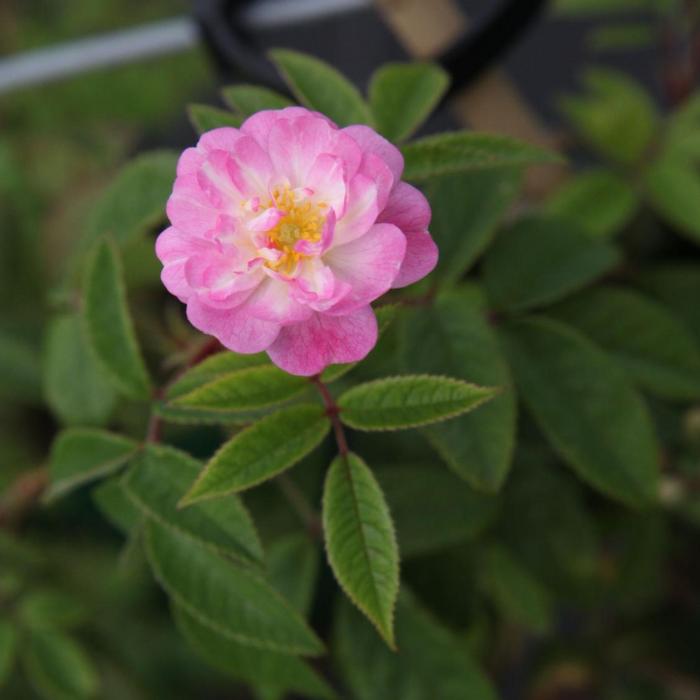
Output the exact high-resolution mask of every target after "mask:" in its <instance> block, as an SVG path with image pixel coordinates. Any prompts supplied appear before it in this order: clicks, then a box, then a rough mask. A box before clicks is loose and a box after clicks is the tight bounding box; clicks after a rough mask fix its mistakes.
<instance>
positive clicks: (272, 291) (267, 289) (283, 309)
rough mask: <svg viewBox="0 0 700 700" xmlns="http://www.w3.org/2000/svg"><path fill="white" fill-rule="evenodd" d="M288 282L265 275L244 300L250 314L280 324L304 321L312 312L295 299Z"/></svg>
mask: <svg viewBox="0 0 700 700" xmlns="http://www.w3.org/2000/svg"><path fill="white" fill-rule="evenodd" d="M290 292H291V285H290V283H289V282H284V281H281V280H278V279H275V278H274V277H267V278H266V279H265V281H264V282H262V283H261V284H260V285H259V286H258V287H257V288H256V289H255V291H254V292H253V293H252V294H251V295H250V297H249V298H248V300H247V301H246V308H247V309H248V311H249V312H250V314H251V315H252V316H255V317H256V318H259V319H262V320H263V321H271V322H273V323H278V324H281V325H287V324H290V323H298V322H299V321H305V320H306V319H307V318H309V317H310V316H311V314H312V313H313V311H312V309H310V308H309V307H308V306H306V305H305V304H302V303H300V302H299V301H297V300H296V299H295V298H294V297H293V296H292V294H291V293H290Z"/></svg>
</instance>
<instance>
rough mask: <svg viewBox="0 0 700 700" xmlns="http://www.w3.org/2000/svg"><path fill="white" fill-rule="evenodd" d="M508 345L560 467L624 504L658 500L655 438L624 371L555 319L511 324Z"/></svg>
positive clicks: (505, 334) (518, 378)
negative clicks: (574, 473) (571, 471)
mask: <svg viewBox="0 0 700 700" xmlns="http://www.w3.org/2000/svg"><path fill="white" fill-rule="evenodd" d="M502 337H503V339H504V342H505V344H506V348H507V351H508V356H509V358H510V361H511V368H512V370H513V374H514V376H515V381H516V384H517V385H518V388H519V390H520V393H521V394H522V397H523V400H524V401H525V403H526V405H527V406H528V408H529V409H530V411H531V412H532V414H533V416H534V418H535V419H536V421H537V423H538V424H539V426H540V428H541V429H542V432H543V433H544V434H545V436H546V437H547V438H548V439H549V441H550V443H551V444H552V446H553V447H554V449H555V450H556V451H557V452H558V453H559V454H560V456H561V457H562V459H564V461H565V462H567V463H568V464H569V466H571V467H572V468H573V469H574V470H575V471H576V473H577V474H578V475H579V476H580V477H581V478H582V479H584V480H585V481H587V482H588V483H589V484H591V485H592V486H594V487H595V488H597V489H599V490H600V491H602V492H604V493H606V494H608V495H609V496H612V497H613V498H616V499H618V500H620V501H622V502H624V503H628V504H632V505H638V504H642V503H648V502H650V501H652V500H654V498H655V497H656V493H657V482H658V473H659V463H658V462H659V459H658V445H657V442H656V436H655V435H654V430H653V427H652V424H651V421H650V418H649V414H648V413H647V410H646V407H645V405H644V403H643V401H642V400H641V398H640V397H639V395H638V394H637V393H636V392H635V391H634V389H633V388H632V387H631V385H630V384H629V382H628V380H627V377H626V376H625V375H624V372H623V371H622V369H620V368H619V367H618V366H617V365H616V364H615V363H614V362H613V361H612V360H611V359H610V358H609V357H608V356H607V355H606V354H605V353H604V352H603V351H602V350H600V349H598V348H597V347H596V346H595V345H593V344H592V343H590V342H589V341H587V340H586V339H585V338H584V337H583V336H581V335H579V334H578V333H577V332H576V331H574V330H573V329H571V328H569V327H567V326H565V325H564V324H561V323H558V322H556V321H553V320H550V319H545V318H533V319H528V320H523V321H520V322H513V323H509V324H508V325H507V326H505V327H504V328H503V330H502Z"/></svg>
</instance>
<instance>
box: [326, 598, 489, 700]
mask: <svg viewBox="0 0 700 700" xmlns="http://www.w3.org/2000/svg"><path fill="white" fill-rule="evenodd" d="M334 639H335V644H334V648H335V649H336V651H337V657H338V662H339V666H340V670H341V673H342V675H343V677H344V678H345V680H346V682H347V684H348V685H349V687H350V688H351V690H352V697H353V698H357V700H387V698H402V699H408V698H410V699H411V700H432V699H433V698H440V700H465V699H466V698H468V699H469V700H496V698H497V695H496V692H495V690H494V689H493V688H492V687H491V684H490V683H489V681H488V679H487V678H486V676H485V674H484V673H483V672H482V671H481V669H479V667H478V666H477V664H476V662H475V661H474V660H473V659H472V657H471V654H470V653H469V650H468V649H467V645H466V643H465V642H464V641H463V640H461V639H459V638H458V637H457V636H456V635H454V634H453V633H452V632H451V631H450V630H448V629H447V628H446V627H444V626H443V625H441V624H440V623H439V622H438V621H437V620H435V619H434V618H433V617H432V616H430V615H429V614H428V613H427V612H426V611H425V610H423V609H422V608H421V607H420V606H419V605H418V603H417V602H416V601H415V600H414V599H413V597H412V596H410V597H409V596H408V595H407V594H406V591H405V590H404V592H402V594H401V596H400V598H399V603H398V606H397V610H396V640H397V647H398V652H392V651H390V650H389V649H387V648H386V647H385V646H383V645H382V644H381V642H380V641H379V639H378V638H377V636H376V635H375V634H374V633H373V631H372V628H371V626H370V625H369V624H367V622H366V621H365V620H363V619H362V616H361V615H359V614H358V613H357V612H356V611H355V610H354V609H353V608H352V606H351V605H349V604H348V603H347V602H346V601H344V600H343V601H341V604H340V606H339V610H338V612H337V614H336V621H335V629H334Z"/></svg>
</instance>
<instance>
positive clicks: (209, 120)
mask: <svg viewBox="0 0 700 700" xmlns="http://www.w3.org/2000/svg"><path fill="white" fill-rule="evenodd" d="M187 116H188V117H189V118H190V122H191V124H192V126H193V127H194V128H195V130H196V131H197V133H198V134H203V133H204V132H205V131H211V130H212V129H219V128H220V127H222V126H234V127H239V126H240V125H241V123H242V122H243V119H241V117H239V116H238V115H237V114H233V112H228V111H227V110H225V109H219V108H218V107H211V106H209V105H200V104H191V105H188V106H187Z"/></svg>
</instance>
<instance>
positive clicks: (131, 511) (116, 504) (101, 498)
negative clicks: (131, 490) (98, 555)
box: [91, 477, 143, 536]
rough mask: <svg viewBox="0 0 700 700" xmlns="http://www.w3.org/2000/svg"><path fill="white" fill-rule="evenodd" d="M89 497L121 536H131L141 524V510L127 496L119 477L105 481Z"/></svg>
mask: <svg viewBox="0 0 700 700" xmlns="http://www.w3.org/2000/svg"><path fill="white" fill-rule="evenodd" d="M91 495H92V500H93V501H94V503H95V505H96V506H97V509H98V510H99V511H100V513H102V515H103V516H104V518H105V519H106V520H108V521H109V522H110V523H111V524H112V525H113V526H114V527H115V528H116V529H117V530H119V531H120V532H121V533H122V534H123V535H126V536H129V535H131V533H132V532H134V531H135V530H136V528H137V527H138V526H139V525H140V524H141V521H142V520H143V516H142V513H141V510H140V509H139V508H137V507H136V506H135V505H134V502H133V501H132V500H131V499H130V498H129V497H128V496H127V494H126V490H125V489H124V487H123V486H122V480H121V478H120V477H112V478H111V479H106V480H105V481H103V482H102V483H101V484H100V485H99V486H98V487H97V488H94V489H93V490H92V494H91Z"/></svg>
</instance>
